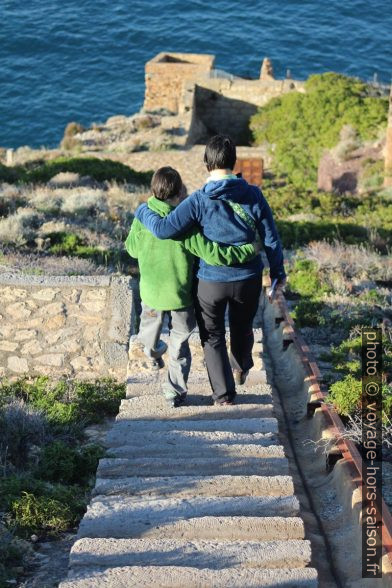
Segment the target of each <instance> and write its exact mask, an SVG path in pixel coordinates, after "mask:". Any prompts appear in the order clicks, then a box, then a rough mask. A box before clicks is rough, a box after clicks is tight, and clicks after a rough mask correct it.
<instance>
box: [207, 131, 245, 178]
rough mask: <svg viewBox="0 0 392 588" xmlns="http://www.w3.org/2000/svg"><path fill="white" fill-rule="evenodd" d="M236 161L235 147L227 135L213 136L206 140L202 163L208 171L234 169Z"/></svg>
mask: <svg viewBox="0 0 392 588" xmlns="http://www.w3.org/2000/svg"><path fill="white" fill-rule="evenodd" d="M236 159H237V153H236V149H235V145H234V143H233V141H232V139H231V138H230V137H229V136H228V135H215V136H214V137H211V139H209V140H208V142H207V145H206V149H205V151H204V163H205V164H206V166H207V169H208V171H212V170H213V169H234V166H235V162H236Z"/></svg>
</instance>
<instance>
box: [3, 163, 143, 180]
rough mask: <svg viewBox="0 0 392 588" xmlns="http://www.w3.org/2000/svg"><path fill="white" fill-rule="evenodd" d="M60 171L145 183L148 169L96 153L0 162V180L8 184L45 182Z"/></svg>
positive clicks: (97, 178)
mask: <svg viewBox="0 0 392 588" xmlns="http://www.w3.org/2000/svg"><path fill="white" fill-rule="evenodd" d="M60 173H75V174H79V175H80V176H89V177H90V178H93V179H94V180H96V181H97V182H105V181H116V182H122V183H129V184H134V185H143V184H148V183H149V182H150V180H151V174H150V173H149V172H136V171H135V170H133V169H131V168H130V167H128V166H127V165H124V164H123V163H121V162H119V161H113V160H111V159H99V158H97V157H58V158H55V159H50V160H48V161H39V160H38V161H34V162H30V163H27V164H25V165H18V166H14V167H7V166H5V165H3V164H0V182H6V183H8V184H14V183H16V184H44V183H46V182H49V181H50V180H51V179H52V178H53V177H54V176H56V175H57V174H60Z"/></svg>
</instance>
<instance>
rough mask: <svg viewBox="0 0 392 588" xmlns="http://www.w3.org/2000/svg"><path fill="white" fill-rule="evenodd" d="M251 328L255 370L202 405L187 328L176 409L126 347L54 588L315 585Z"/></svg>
mask: <svg viewBox="0 0 392 588" xmlns="http://www.w3.org/2000/svg"><path fill="white" fill-rule="evenodd" d="M255 336H256V345H255V348H254V355H255V369H254V374H256V377H255V376H253V385H250V384H249V383H248V384H245V386H242V387H240V388H239V389H238V396H237V404H236V405H234V406H222V407H219V406H212V405H211V393H210V387H209V383H208V379H207V374H206V371H205V369H204V366H203V360H202V354H201V349H200V343H199V340H198V335H197V334H194V335H192V338H191V348H192V355H193V358H194V362H193V368H192V372H191V377H190V386H189V388H190V390H189V398H188V405H187V406H184V407H181V408H177V409H173V408H169V407H168V406H167V405H166V402H165V400H164V399H163V397H162V396H161V395H160V392H159V377H164V376H163V374H161V375H160V374H156V373H149V372H148V371H146V363H145V359H144V357H143V355H142V354H138V353H137V352H135V353H134V354H133V356H132V357H133V359H132V361H130V364H129V376H128V387H127V388H128V392H127V398H126V399H125V400H124V401H123V402H122V404H121V408H120V412H119V415H118V417H117V419H116V423H115V425H114V426H113V428H112V429H111V431H110V432H109V433H108V435H107V439H106V444H107V447H108V450H107V457H106V458H105V459H102V460H101V461H100V464H99V468H98V472H97V480H96V486H95V489H94V497H93V499H92V501H91V504H90V506H89V508H88V510H87V513H86V514H85V516H84V518H83V520H82V522H81V525H80V528H79V533H78V539H77V541H76V542H75V544H74V546H73V548H72V551H71V555H70V572H69V576H68V579H67V580H66V581H64V582H62V583H61V584H60V587H61V588H90V587H91V588H95V587H101V586H102V587H103V586H105V587H113V588H126V587H127V588H128V587H131V586H132V587H149V588H164V587H167V588H196V587H197V588H202V587H203V588H204V587H205V588H210V587H214V588H215V587H216V588H218V587H221V588H234V587H235V588H251V587H264V586H266V587H285V588H295V587H298V588H299V587H301V588H305V587H306V588H315V587H316V586H317V571H316V570H315V569H314V568H311V567H307V566H308V565H309V563H310V559H311V546H310V542H309V541H307V540H306V539H304V525H303V521H302V519H301V518H300V516H299V503H298V500H297V498H296V497H295V495H294V487H293V481H292V478H291V476H290V475H289V464H288V460H287V458H286V457H285V455H284V450H283V447H282V446H281V445H279V433H278V423H277V420H276V418H274V411H273V402H272V394H271V388H270V386H269V385H268V384H267V383H266V382H265V372H264V371H263V370H262V361H261V350H262V342H261V337H262V334H261V331H260V330H257V329H256V330H255ZM163 371H164V370H163ZM250 381H251V384H252V379H250Z"/></svg>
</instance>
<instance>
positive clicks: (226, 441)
mask: <svg viewBox="0 0 392 588" xmlns="http://www.w3.org/2000/svg"><path fill="white" fill-rule="evenodd" d="M121 424H122V423H118V425H117V426H116V427H114V428H113V429H111V430H110V431H109V434H108V435H107V436H106V441H105V444H106V447H122V446H123V445H132V446H133V447H143V448H145V447H146V446H147V445H148V444H150V443H156V442H157V440H158V439H159V443H160V444H161V445H162V447H165V448H166V450H167V451H170V450H171V449H173V447H179V446H181V448H182V447H193V446H194V444H195V443H197V444H201V445H202V444H210V445H217V444H222V445H227V446H228V447H231V446H232V445H237V444H248V445H251V444H255V445H257V446H262V447H268V446H270V445H277V444H278V443H279V437H278V435H277V434H274V433H230V432H229V431H187V430H185V431H162V432H160V433H159V437H158V439H157V435H156V433H155V432H154V431H143V432H141V431H133V430H132V426H130V427H129V430H127V431H126V435H125V436H124V431H122V432H121V434H118V433H116V431H115V430H116V429H117V428H118V427H120V426H121Z"/></svg>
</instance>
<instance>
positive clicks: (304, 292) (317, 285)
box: [288, 259, 328, 296]
mask: <svg viewBox="0 0 392 588" xmlns="http://www.w3.org/2000/svg"><path fill="white" fill-rule="evenodd" d="M288 286H289V289H290V290H291V291H292V292H296V293H297V294H300V295H301V296H320V295H321V294H323V293H325V292H327V291H328V288H327V287H326V285H325V284H322V283H321V279H320V276H319V272H318V269H317V264H316V263H315V262H314V261H310V260H309V259H297V260H296V262H295V264H294V267H293V269H292V270H291V271H290V273H289V283H288Z"/></svg>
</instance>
